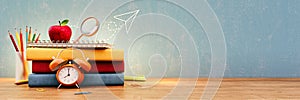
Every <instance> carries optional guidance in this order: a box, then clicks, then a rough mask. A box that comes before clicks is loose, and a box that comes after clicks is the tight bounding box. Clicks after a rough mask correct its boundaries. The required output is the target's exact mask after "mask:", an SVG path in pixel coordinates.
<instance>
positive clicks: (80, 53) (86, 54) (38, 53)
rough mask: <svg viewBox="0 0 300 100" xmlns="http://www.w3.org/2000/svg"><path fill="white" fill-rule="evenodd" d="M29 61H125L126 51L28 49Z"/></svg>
mask: <svg viewBox="0 0 300 100" xmlns="http://www.w3.org/2000/svg"><path fill="white" fill-rule="evenodd" d="M26 55H27V60H53V58H62V59H69V60H71V59H74V58H85V59H89V60H95V61H123V60H124V51H123V50H119V49H96V50H94V49H66V48H27V50H26Z"/></svg>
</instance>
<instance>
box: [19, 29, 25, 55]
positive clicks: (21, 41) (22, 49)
mask: <svg viewBox="0 0 300 100" xmlns="http://www.w3.org/2000/svg"><path fill="white" fill-rule="evenodd" d="M20 44H21V53H22V55H23V52H24V47H23V35H22V29H21V28H20Z"/></svg>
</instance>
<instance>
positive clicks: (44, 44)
mask: <svg viewBox="0 0 300 100" xmlns="http://www.w3.org/2000/svg"><path fill="white" fill-rule="evenodd" d="M27 47H28V48H81V49H109V48H112V45H111V44H108V43H105V42H104V41H101V42H100V41H79V42H72V41H70V42H53V41H50V40H39V41H37V42H29V43H27Z"/></svg>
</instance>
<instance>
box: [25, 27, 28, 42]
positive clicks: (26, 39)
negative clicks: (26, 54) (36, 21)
mask: <svg viewBox="0 0 300 100" xmlns="http://www.w3.org/2000/svg"><path fill="white" fill-rule="evenodd" d="M25 33H26V38H25V41H26V44H27V42H28V26H26V31H25Z"/></svg>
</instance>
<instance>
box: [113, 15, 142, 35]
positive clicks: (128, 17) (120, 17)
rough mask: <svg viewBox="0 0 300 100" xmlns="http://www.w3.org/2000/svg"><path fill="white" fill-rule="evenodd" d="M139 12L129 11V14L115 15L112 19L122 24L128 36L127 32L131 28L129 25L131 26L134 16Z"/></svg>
mask: <svg viewBox="0 0 300 100" xmlns="http://www.w3.org/2000/svg"><path fill="white" fill-rule="evenodd" d="M139 11H140V10H135V11H130V12H126V13H123V14H119V15H115V16H114V18H115V19H117V20H120V21H122V22H124V24H125V28H126V32H127V34H128V32H129V30H130V28H131V25H132V23H133V21H134V19H135V17H136V15H137V14H138V13H139Z"/></svg>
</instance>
